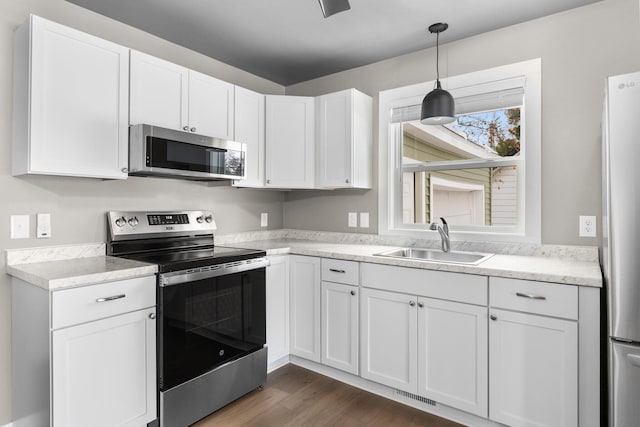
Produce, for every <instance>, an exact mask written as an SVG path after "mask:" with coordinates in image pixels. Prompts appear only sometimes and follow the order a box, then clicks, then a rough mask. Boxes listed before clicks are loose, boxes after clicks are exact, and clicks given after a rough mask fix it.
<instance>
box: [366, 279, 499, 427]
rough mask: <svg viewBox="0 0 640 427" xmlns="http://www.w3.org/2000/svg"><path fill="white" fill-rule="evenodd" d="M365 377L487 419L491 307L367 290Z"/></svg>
mask: <svg viewBox="0 0 640 427" xmlns="http://www.w3.org/2000/svg"><path fill="white" fill-rule="evenodd" d="M361 324H362V349H361V351H362V355H361V364H362V377H364V378H367V379H370V380H372V381H376V382H379V383H382V384H385V385H387V386H389V387H393V388H397V389H399V390H403V391H406V392H409V393H413V394H417V395H419V396H422V397H426V398H428V399H432V400H435V401H437V402H440V403H443V404H445V405H449V406H452V407H455V408H458V409H462V410H464V411H467V412H471V413H474V414H476V415H479V416H483V417H486V416H487V401H488V396H487V375H488V373H487V340H488V338H487V308H486V307H479V306H474V305H470V304H461V303H456V302H450V301H442V300H437V299H431V298H424V297H416V296H414V295H406V294H401V293H395V292H388V291H380V290H375V289H362V319H361Z"/></svg>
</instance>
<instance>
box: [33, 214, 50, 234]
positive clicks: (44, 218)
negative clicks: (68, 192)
mask: <svg viewBox="0 0 640 427" xmlns="http://www.w3.org/2000/svg"><path fill="white" fill-rule="evenodd" d="M36 237H37V238H38V239H48V238H49V237H51V214H48V213H39V214H38V215H36Z"/></svg>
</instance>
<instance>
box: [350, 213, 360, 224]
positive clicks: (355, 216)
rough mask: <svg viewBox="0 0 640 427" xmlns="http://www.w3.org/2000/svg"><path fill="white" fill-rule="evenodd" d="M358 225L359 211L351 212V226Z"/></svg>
mask: <svg viewBox="0 0 640 427" xmlns="http://www.w3.org/2000/svg"><path fill="white" fill-rule="evenodd" d="M357 226H358V213H357V212H349V227H357Z"/></svg>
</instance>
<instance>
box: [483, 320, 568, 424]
mask: <svg viewBox="0 0 640 427" xmlns="http://www.w3.org/2000/svg"><path fill="white" fill-rule="evenodd" d="M489 312H490V314H491V316H492V318H491V320H490V322H489V324H490V325H489V355H490V356H489V372H490V375H489V408H490V410H489V417H490V418H491V419H492V420H494V421H497V422H500V423H504V424H508V425H510V426H514V427H519V426H563V427H570V426H577V424H578V337H577V334H578V327H577V323H576V322H573V321H569V320H561V319H555V318H549V317H543V316H536V315H530V314H522V313H514V312H510V311H503V310H496V309H490V310H489ZM494 318H495V320H494Z"/></svg>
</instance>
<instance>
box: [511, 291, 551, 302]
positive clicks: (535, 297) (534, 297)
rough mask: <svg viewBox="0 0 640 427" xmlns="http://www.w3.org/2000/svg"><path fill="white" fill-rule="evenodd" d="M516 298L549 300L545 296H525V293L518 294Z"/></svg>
mask: <svg viewBox="0 0 640 427" xmlns="http://www.w3.org/2000/svg"><path fill="white" fill-rule="evenodd" d="M516 296H519V297H522V298H530V299H541V300H546V299H547V297H545V296H544V295H535V294H525V293H523V292H516Z"/></svg>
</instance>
